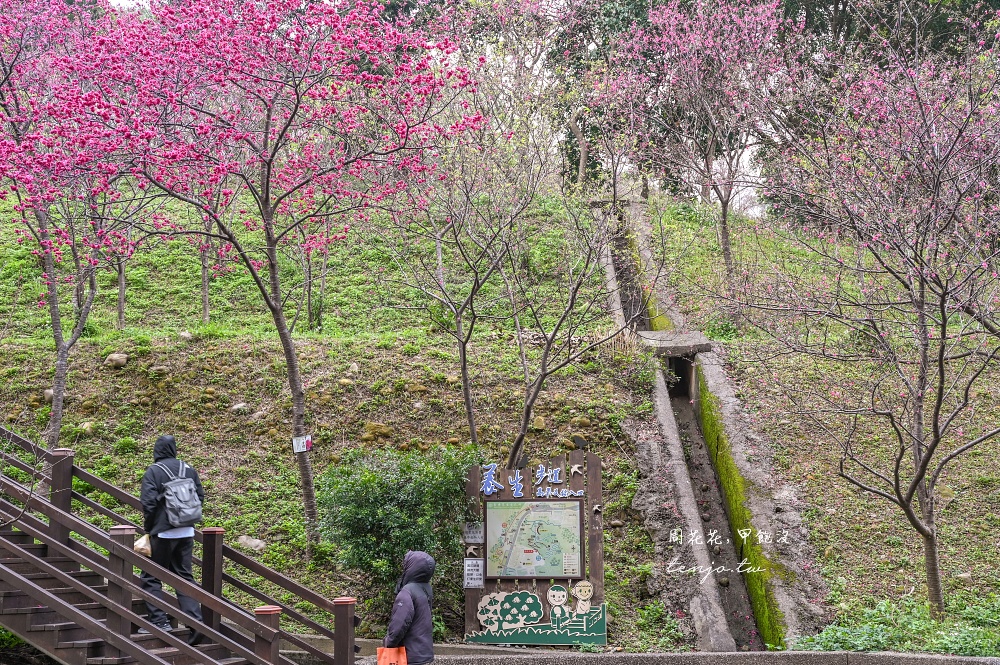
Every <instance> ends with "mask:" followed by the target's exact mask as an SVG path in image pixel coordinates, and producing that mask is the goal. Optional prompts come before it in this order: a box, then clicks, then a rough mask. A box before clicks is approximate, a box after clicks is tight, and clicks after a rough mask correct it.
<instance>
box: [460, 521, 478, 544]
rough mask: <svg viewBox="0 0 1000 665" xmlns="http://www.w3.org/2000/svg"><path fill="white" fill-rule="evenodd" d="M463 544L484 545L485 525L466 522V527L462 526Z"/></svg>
mask: <svg viewBox="0 0 1000 665" xmlns="http://www.w3.org/2000/svg"><path fill="white" fill-rule="evenodd" d="M462 542H463V543H465V544H466V545H482V544H483V523H482V522H466V523H465V525H464V526H462Z"/></svg>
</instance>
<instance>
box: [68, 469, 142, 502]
mask: <svg viewBox="0 0 1000 665" xmlns="http://www.w3.org/2000/svg"><path fill="white" fill-rule="evenodd" d="M73 475H74V476H76V477H77V478H79V479H80V480H82V481H83V482H85V483H87V484H88V485H93V486H94V488H95V489H99V490H101V491H102V492H104V493H106V494H110V495H111V496H113V497H114V498H116V499H118V501H119V502H120V503H123V504H125V505H126V506H132V507H133V508H135V509H136V510H142V503H141V502H140V501H139V497H137V496H135V495H133V494H129V493H128V492H126V491H125V490H123V489H121V488H120V487H115V486H114V485H112V484H111V483H109V482H108V481H106V480H104V479H103V478H100V477H98V476H95V475H94V474H92V473H91V472H89V471H85V470H84V469H81V468H80V467H78V466H76V465H75V464H74V465H73Z"/></svg>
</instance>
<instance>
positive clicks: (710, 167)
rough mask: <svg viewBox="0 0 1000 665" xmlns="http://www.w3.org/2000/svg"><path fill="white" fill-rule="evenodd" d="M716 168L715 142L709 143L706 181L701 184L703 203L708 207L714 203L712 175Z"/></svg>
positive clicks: (705, 173) (705, 171)
mask: <svg viewBox="0 0 1000 665" xmlns="http://www.w3.org/2000/svg"><path fill="white" fill-rule="evenodd" d="M714 167H715V140H714V139H713V140H711V141H709V143H708V148H707V149H706V150H705V164H704V169H705V170H704V173H703V174H702V175H703V177H704V180H702V183H701V202H702V203H704V204H705V205H708V204H709V203H711V202H712V184H713V183H712V173H713V171H714Z"/></svg>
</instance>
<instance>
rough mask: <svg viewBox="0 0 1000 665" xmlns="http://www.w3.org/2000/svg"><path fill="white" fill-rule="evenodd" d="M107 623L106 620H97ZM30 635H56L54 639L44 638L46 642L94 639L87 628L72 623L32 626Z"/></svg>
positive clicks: (56, 622)
mask: <svg viewBox="0 0 1000 665" xmlns="http://www.w3.org/2000/svg"><path fill="white" fill-rule="evenodd" d="M95 621H99V622H101V623H105V621H106V620H105V619H95ZM28 632H29V633H55V637H54V638H48V637H46V638H43V639H45V641H46V642H75V641H77V640H86V639H88V638H91V637H94V635H93V634H91V632H90V631H88V630H87V629H86V628H82V627H81V626H79V625H77V624H76V623H74V622H72V621H53V622H50V623H39V624H32V625H31V626H29V627H28Z"/></svg>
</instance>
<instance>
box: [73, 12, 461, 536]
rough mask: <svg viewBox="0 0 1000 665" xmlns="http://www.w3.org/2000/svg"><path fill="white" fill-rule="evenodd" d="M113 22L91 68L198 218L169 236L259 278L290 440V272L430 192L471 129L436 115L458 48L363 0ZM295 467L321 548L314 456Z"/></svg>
mask: <svg viewBox="0 0 1000 665" xmlns="http://www.w3.org/2000/svg"><path fill="white" fill-rule="evenodd" d="M119 14H120V16H119V20H118V21H117V26H118V31H117V33H116V34H115V35H114V36H113V38H112V39H109V40H107V43H106V44H105V45H104V47H105V52H104V55H103V56H102V57H99V58H93V60H94V61H95V62H102V64H101V67H100V70H99V71H98V70H93V71H92V72H91V75H93V76H102V77H104V78H105V79H108V78H111V79H113V80H115V81H116V83H115V86H114V89H113V90H112V89H111V88H109V89H108V90H109V91H108V93H107V94H106V97H105V101H106V103H108V104H109V105H110V106H112V107H113V109H114V110H113V112H111V113H110V117H109V120H108V124H109V126H111V125H113V126H115V127H116V128H117V130H118V131H119V132H120V135H121V136H122V137H123V138H124V140H126V141H128V145H129V146H130V152H131V153H132V154H131V158H132V160H133V162H134V164H135V167H134V168H135V173H136V175H137V176H138V177H140V178H142V179H144V180H145V181H147V182H148V183H150V185H151V186H152V187H154V188H156V189H158V190H160V191H162V192H164V193H165V194H167V195H169V196H170V197H172V198H174V199H176V200H178V201H181V202H183V203H185V204H187V205H189V206H191V208H192V209H193V210H195V211H197V213H198V218H199V219H197V220H196V221H195V223H194V224H192V225H190V226H181V225H180V223H179V222H175V224H174V227H173V228H171V229H169V230H163V232H164V233H169V234H173V235H188V236H201V237H203V238H213V239H214V240H216V241H217V242H219V243H220V249H219V253H220V255H221V256H222V257H223V258H228V259H231V260H232V261H234V262H236V263H237V264H238V265H240V266H241V267H242V268H243V269H244V270H246V271H247V272H248V273H249V275H250V276H251V277H252V279H253V282H254V284H255V285H256V287H257V295H258V296H259V297H260V299H261V302H262V304H263V306H264V307H266V308H267V310H268V312H269V313H270V315H271V317H272V320H273V322H274V326H275V331H276V333H277V336H278V338H279V340H280V342H281V346H282V350H283V354H284V360H285V368H286V372H287V379H288V387H289V389H290V391H291V398H292V414H291V415H292V418H291V432H289V433H290V434H291V435H292V436H293V437H299V436H303V435H305V434H306V433H307V420H306V416H307V411H306V404H305V390H304V384H303V380H302V377H301V374H300V372H299V362H298V355H297V352H296V348H295V341H294V339H293V337H292V330H291V326H290V323H289V316H288V312H287V311H286V305H287V302H288V298H289V295H290V292H291V291H292V290H293V289H296V288H299V289H301V285H302V280H301V279H299V280H297V281H296V280H286V279H285V278H284V277H283V275H282V271H283V270H284V269H294V267H295V266H296V264H297V263H298V262H297V261H296V260H295V259H294V257H295V256H296V255H297V253H298V252H301V251H306V252H311V251H319V252H322V251H323V248H325V247H326V246H328V245H329V243H332V242H336V241H337V240H340V239H342V238H343V237H344V234H345V233H346V232H347V231H348V228H349V226H350V220H352V219H355V218H357V217H358V216H363V215H364V210H365V209H366V208H368V207H369V206H371V205H372V204H374V203H378V202H381V201H383V200H385V199H386V197H388V196H390V195H392V194H393V193H395V192H398V191H400V190H402V189H403V188H405V187H408V186H409V187H414V186H415V187H420V186H425V187H427V186H429V184H430V178H431V177H432V171H433V167H432V165H430V164H429V163H428V162H427V160H426V157H427V153H428V149H429V147H430V146H431V145H432V142H433V140H435V139H437V138H438V137H439V136H441V135H446V134H449V133H452V132H457V131H461V130H462V128H463V125H464V122H465V120H464V119H463V118H461V117H460V118H459V119H458V120H457V121H455V122H451V123H449V124H448V125H447V126H442V125H439V124H437V118H438V117H439V115H440V113H441V111H442V109H443V108H445V107H447V105H448V103H449V102H450V100H451V99H452V98H453V97H454V96H455V95H456V94H458V92H459V91H460V90H461V89H463V88H465V87H467V86H469V85H470V84H471V81H470V79H469V78H468V76H467V75H466V74H465V73H464V72H463V71H462V70H460V69H457V68H455V67H453V66H451V64H450V61H449V54H450V53H451V51H452V47H451V45H450V44H449V43H447V42H446V41H441V40H437V41H432V40H430V39H429V38H428V37H426V36H425V35H424V34H423V33H421V32H420V31H418V30H415V29H412V28H411V27H410V26H408V25H407V24H406V23H405V22H398V23H391V22H388V21H387V20H385V19H384V18H383V15H382V13H381V8H380V6H379V5H376V4H373V3H369V2H363V1H362V2H357V3H352V4H349V5H341V4H337V3H326V2H305V3H303V2H301V1H300V0H275V1H272V2H268V3H250V2H241V1H240V0H208V1H205V0H180V1H176V2H170V3H166V2H153V3H152V5H151V7H150V10H149V13H148V14H146V13H142V14H139V13H131V14H129V13H126V12H119ZM105 59H106V61H105ZM286 252H289V253H291V255H292V256H293V258H292V259H288V260H285V259H284V258H283V254H284V253H286ZM288 282H291V283H288ZM296 461H297V464H298V468H299V474H300V478H301V483H302V492H303V499H304V509H305V517H306V529H307V534H308V537H309V542H310V544H311V543H312V542H314V541H315V540H316V538H317V533H316V501H315V492H314V487H313V472H312V466H311V463H310V459H309V453H308V452H300V453H297V454H296Z"/></svg>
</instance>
